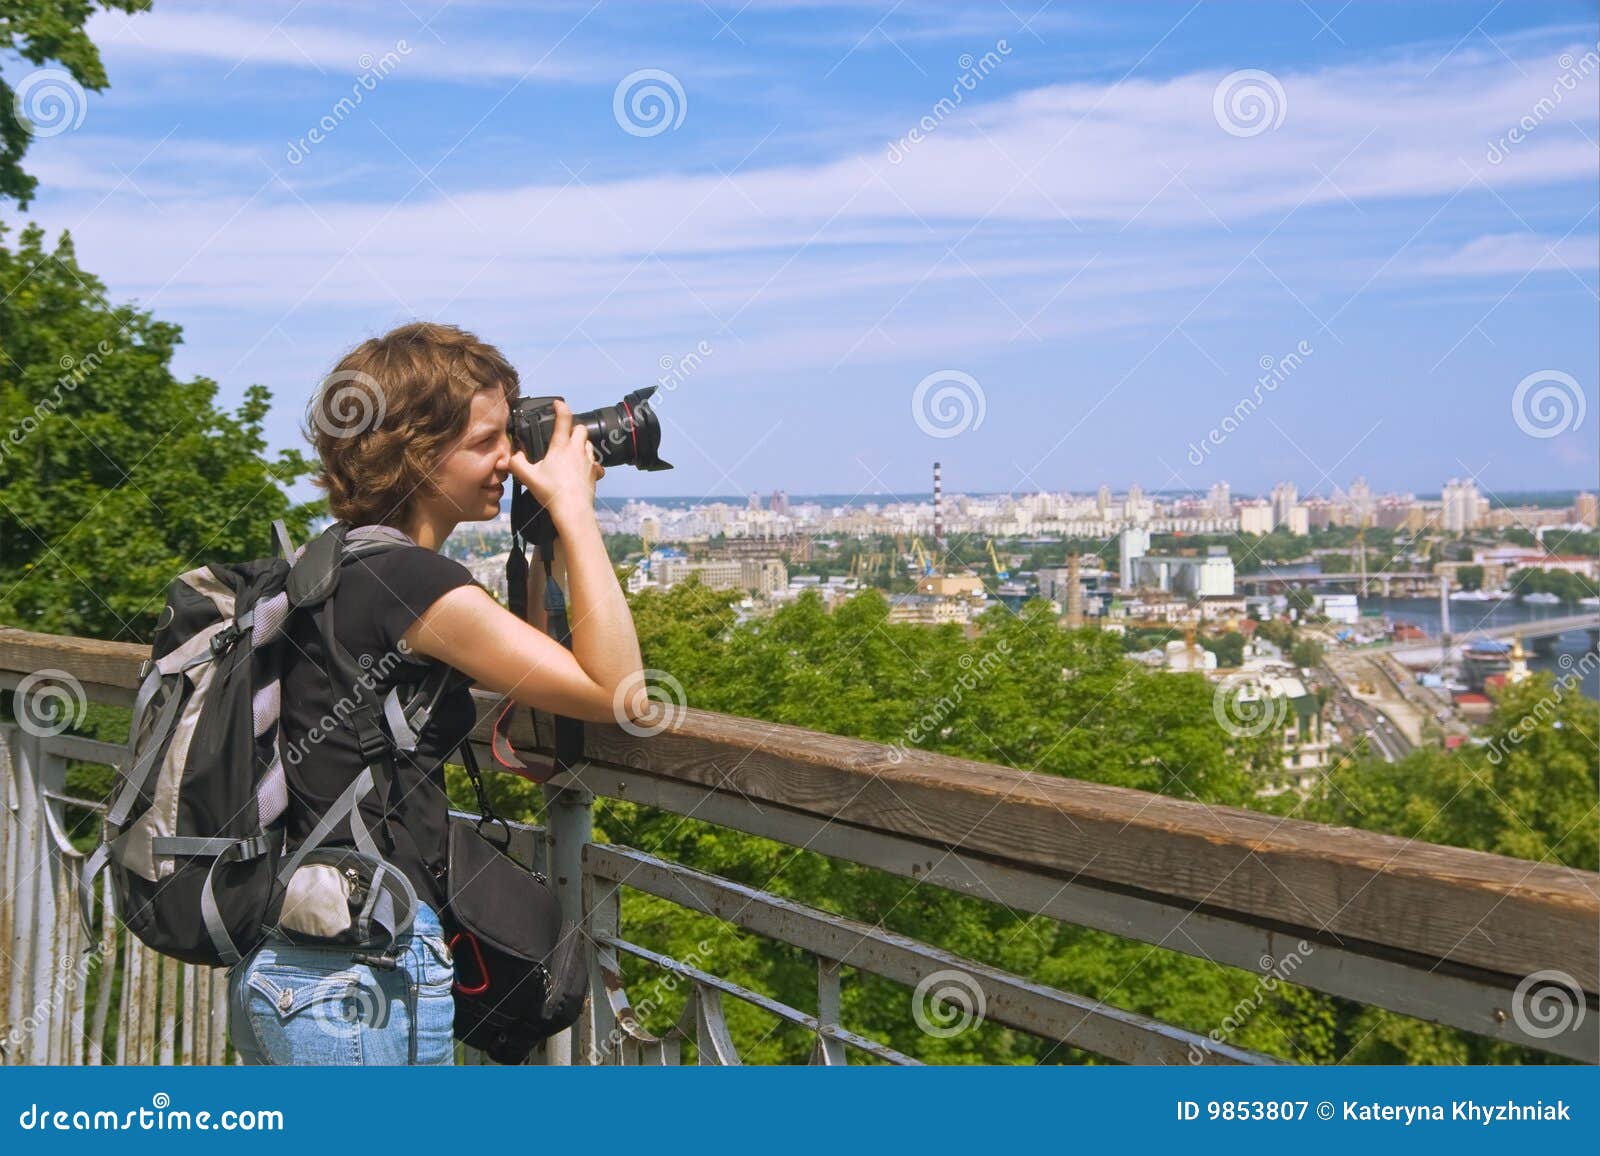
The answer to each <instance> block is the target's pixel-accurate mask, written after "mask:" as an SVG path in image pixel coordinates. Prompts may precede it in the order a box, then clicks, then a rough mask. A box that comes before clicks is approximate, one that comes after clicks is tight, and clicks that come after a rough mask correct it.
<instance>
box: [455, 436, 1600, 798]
mask: <svg viewBox="0 0 1600 1156" xmlns="http://www.w3.org/2000/svg"><path fill="white" fill-rule="evenodd" d="M932 477H933V489H932V491H931V492H930V493H929V494H928V495H927V496H911V497H904V498H901V497H896V498H894V499H891V500H883V499H879V498H866V497H862V496H860V495H857V496H855V497H853V498H850V499H845V500H837V499H836V498H834V497H832V496H830V497H829V498H827V499H826V500H819V499H813V498H807V497H798V496H797V497H791V496H790V495H788V494H786V493H784V492H783V491H774V492H772V493H770V494H767V495H760V494H751V495H750V496H749V497H748V499H747V500H746V502H745V503H744V504H736V503H730V502H725V501H711V500H706V501H692V500H686V499H675V500H670V501H666V502H651V501H646V500H639V499H625V500H624V499H611V500H609V501H606V502H603V503H602V507H601V511H600V521H601V525H602V528H603V530H604V532H605V533H606V535H607V537H608V541H609V542H610V543H611V546H612V553H613V557H614V560H615V561H616V562H617V564H618V568H619V574H621V575H622V577H623V581H624V583H625V586H626V588H627V590H628V591H629V592H630V593H631V594H640V593H643V592H646V591H651V590H662V591H665V590H670V589H672V588H673V587H674V586H677V585H678V584H680V583H683V582H688V581H695V582H698V583H700V584H701V585H703V586H706V587H708V588H710V589H712V590H718V591H730V592H733V593H734V595H735V596H736V599H737V600H736V606H737V609H738V614H739V616H740V617H741V618H747V617H759V616H762V615H768V614H771V613H772V612H773V611H774V610H775V609H776V608H777V607H779V606H782V605H784V604H787V603H790V602H792V601H793V600H795V599H797V598H799V597H802V596H804V595H807V594H811V595H814V596H816V597H818V598H820V599H821V601H822V602H823V604H824V605H825V606H829V607H832V606H833V605H835V604H836V603H837V602H839V601H840V600H841V599H848V598H852V597H855V596H857V595H858V594H860V593H861V592H862V591H864V590H867V589H877V590H879V591H881V592H882V593H883V594H884V596H885V597H886V598H887V600H888V602H889V604H890V609H889V620H890V621H901V622H913V623H923V624H928V625H940V624H957V625H959V626H960V627H962V628H963V629H966V630H969V631H971V630H975V629H976V626H975V623H976V621H977V619H978V618H979V616H980V615H982V614H983V613H985V612H986V611H988V610H990V609H991V608H994V607H996V606H1000V607H1004V608H1006V609H1008V610H1010V611H1016V610H1019V609H1020V608H1021V607H1022V605H1023V604H1024V603H1026V602H1028V601H1029V600H1032V599H1043V600H1044V601H1045V602H1046V603H1047V604H1048V606H1049V608H1050V611H1051V613H1052V614H1054V615H1055V616H1056V617H1057V620H1058V622H1059V623H1060V625H1061V627H1062V628H1064V629H1080V628H1083V627H1093V628H1098V629H1100V630H1104V631H1108V632H1112V633H1114V634H1117V635H1119V636H1121V637H1122V638H1124V639H1125V641H1126V646H1127V649H1128V651H1129V653H1130V656H1131V657H1132V658H1133V659H1134V660H1135V661H1137V662H1139V663H1141V664H1143V665H1145V666H1147V667H1149V668H1151V669H1154V670H1163V671H1170V672H1175V673H1195V672H1198V673H1202V674H1204V675H1205V676H1206V677H1207V678H1210V679H1212V680H1214V681H1216V682H1217V683H1218V684H1219V685H1221V686H1224V687H1225V688H1226V689H1227V690H1228V691H1229V692H1231V693H1235V694H1236V695H1238V696H1239V697H1240V698H1242V700H1243V702H1244V703H1245V704H1246V705H1247V706H1248V705H1250V704H1252V703H1253V702H1255V701H1256V700H1259V702H1260V703H1261V704H1262V705H1260V707H1259V709H1261V710H1264V711H1266V712H1267V713H1268V715H1270V716H1273V717H1276V718H1277V719H1278V720H1279V721H1281V722H1283V723H1284V724H1285V726H1284V737H1283V742H1284V755H1283V769H1284V771H1285V775H1284V776H1283V777H1282V778H1280V779H1276V780H1274V781H1272V782H1269V783H1265V784H1263V786H1262V788H1261V790H1262V793H1263V794H1267V795H1270V794H1273V793H1276V792H1280V791H1283V790H1286V789H1291V788H1296V789H1309V788H1310V787H1311V785H1312V784H1313V783H1314V781H1315V778H1316V776H1317V775H1318V774H1320V773H1322V772H1325V771H1326V770H1327V769H1328V768H1329V766H1330V765H1332V763H1333V762H1334V761H1335V760H1336V759H1337V758H1338V757H1339V753H1340V752H1341V750H1353V749H1358V748H1362V747H1366V748H1370V749H1371V750H1372V751H1374V752H1376V753H1377V754H1378V755H1380V756H1381V757H1383V758H1384V759H1387V760H1391V761H1392V760H1394V759H1398V758H1402V757H1404V756H1405V755H1406V754H1407V753H1408V752H1409V751H1411V750H1413V749H1415V748H1416V747H1419V746H1423V745H1439V746H1443V747H1445V748H1447V749H1448V748H1452V747H1456V746H1459V745H1460V744H1462V743H1464V742H1472V741H1474V730H1473V727H1474V724H1475V723H1481V722H1482V721H1483V720H1485V719H1486V718H1487V717H1488V716H1489V714H1490V712H1491V711H1492V707H1493V699H1494V697H1495V695H1496V694H1497V692H1498V691H1499V689H1500V688H1501V687H1503V686H1504V685H1506V684H1507V683H1515V682H1518V681H1521V680H1523V679H1526V678H1527V677H1528V676H1529V674H1530V672H1531V671H1534V670H1544V671H1547V672H1551V673H1555V674H1566V673H1568V672H1570V671H1573V670H1576V682H1577V685H1578V688H1579V691H1580V692H1581V693H1582V694H1584V695H1585V696H1587V697H1588V698H1591V699H1595V698H1600V689H1597V686H1600V684H1597V670H1600V662H1596V660H1595V658H1594V651H1595V646H1596V631H1597V629H1600V614H1597V607H1600V597H1597V584H1600V556H1597V553H1596V550H1595V546H1594V543H1595V541H1596V538H1595V533H1596V529H1597V525H1600V499H1597V496H1596V494H1594V493H1592V492H1587V491H1582V492H1578V493H1576V494H1573V495H1570V501H1568V502H1566V504H1560V503H1559V499H1558V498H1555V497H1552V496H1549V495H1545V496H1544V500H1542V501H1540V502H1529V503H1526V504H1518V505H1507V504H1502V503H1499V502H1496V501H1494V500H1492V499H1491V497H1490V496H1489V495H1488V494H1485V493H1481V492H1480V491H1479V489H1478V486H1477V485H1476V484H1475V483H1474V482H1473V481H1472V480H1471V479H1459V478H1451V479H1449V480H1448V481H1446V482H1445V483H1444V484H1443V485H1442V487H1441V489H1440V492H1439V496H1438V497H1436V498H1435V497H1429V496H1425V497H1419V496H1417V495H1415V494H1411V493H1392V492H1384V491H1380V490H1376V489H1374V488H1373V487H1372V486H1371V485H1370V484H1369V483H1368V481H1367V480H1366V479H1365V478H1361V477H1357V478H1355V479H1353V480H1352V481H1351V483H1350V484H1349V486H1348V487H1336V488H1334V489H1333V490H1332V492H1331V493H1329V494H1326V495H1321V494H1312V495H1305V496H1302V495H1301V494H1300V493H1299V492H1298V490H1297V488H1296V487H1295V485H1294V484H1293V483H1290V482H1283V483H1280V484H1278V485H1276V486H1274V487H1273V488H1272V490H1271V491H1270V493H1269V494H1267V495H1264V496H1254V495H1235V494H1234V493H1233V492H1232V491H1231V489H1230V487H1229V485H1228V484H1227V483H1226V482H1219V483H1217V484H1215V485H1213V486H1211V487H1210V489H1209V490H1208V491H1207V492H1206V493H1204V494H1163V493H1150V494H1147V493H1145V492H1144V491H1143V490H1142V489H1141V488H1140V487H1138V486H1136V485H1135V486H1129V487H1128V488H1126V489H1125V490H1114V489H1113V488H1112V487H1111V486H1110V485H1102V486H1100V487H1099V488H1098V489H1097V490H1096V491H1095V492H1094V493H1092V494H1072V493H1048V492H1039V493H1035V494H1026V495H1013V494H1008V495H966V494H945V493H944V492H943V487H942V479H941V464H940V463H937V462H935V463H933V466H932ZM510 541H511V525H510V519H509V516H508V514H505V513H502V515H501V517H500V518H499V519H496V520H495V521H492V522H485V523H473V524H468V525H464V526H462V527H461V528H460V530H459V531H458V533H457V535H456V537H455V539H453V540H452V541H451V542H450V543H449V544H448V545H447V547H446V548H447V551H451V552H454V553H455V554H456V555H457V556H458V557H459V558H460V559H461V560H462V561H464V562H465V563H467V565H468V567H469V569H470V570H471V571H472V572H473V575H474V577H475V578H476V579H477V580H478V581H479V582H480V583H481V584H482V585H484V586H485V587H486V588H487V589H489V590H490V591H491V592H492V593H493V594H495V596H496V597H497V598H499V599H501V600H504V598H505V563H506V558H507V553H506V550H507V549H508V548H509V544H510ZM1263 628H1265V629H1263ZM1274 639H1276V641H1274ZM1480 741H1481V740H1480Z"/></svg>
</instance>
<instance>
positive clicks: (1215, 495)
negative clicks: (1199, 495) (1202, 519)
mask: <svg viewBox="0 0 1600 1156" xmlns="http://www.w3.org/2000/svg"><path fill="white" fill-rule="evenodd" d="M1207 504H1208V505H1209V506H1210V507H1211V515H1212V517H1215V518H1226V517H1229V516H1230V515H1232V513H1233V497H1232V495H1231V494H1230V493H1229V492H1228V483H1227V482H1218V483H1216V484H1215V485H1214V486H1212V487H1211V496H1210V498H1208V499H1207Z"/></svg>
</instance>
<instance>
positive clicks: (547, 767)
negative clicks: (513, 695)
mask: <svg viewBox="0 0 1600 1156" xmlns="http://www.w3.org/2000/svg"><path fill="white" fill-rule="evenodd" d="M516 706H517V704H516V702H515V701H514V700H512V699H507V700H506V705H505V708H504V709H503V710H502V711H501V712H500V716H499V717H498V718H496V719H495V720H494V730H493V731H492V732H491V733H490V735H489V753H490V754H492V755H493V756H494V761H495V762H496V763H498V764H499V765H500V766H501V767H503V768H505V769H506V770H508V771H510V772H511V773H512V774H514V775H521V776H522V777H523V778H525V779H527V780H528V781H529V782H532V783H543V782H545V781H546V780H548V779H549V778H550V776H551V775H553V774H555V773H556V761H555V759H554V758H551V759H540V760H539V761H538V762H537V763H530V762H528V761H527V760H525V759H524V758H523V757H522V756H521V755H519V754H518V753H517V749H516V748H515V747H513V746H512V745H511V736H510V730H511V712H512V711H514V710H515V709H516Z"/></svg>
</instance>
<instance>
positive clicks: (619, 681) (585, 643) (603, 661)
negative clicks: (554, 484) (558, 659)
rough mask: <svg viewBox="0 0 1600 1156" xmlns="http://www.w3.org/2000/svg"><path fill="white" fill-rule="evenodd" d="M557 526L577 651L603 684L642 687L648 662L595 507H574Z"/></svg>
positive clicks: (596, 678)
mask: <svg viewBox="0 0 1600 1156" xmlns="http://www.w3.org/2000/svg"><path fill="white" fill-rule="evenodd" d="M556 528H557V530H558V532H559V534H560V539H559V543H561V544H562V545H564V549H563V550H562V552H561V554H558V555H557V563H558V564H559V563H560V561H562V555H564V556H565V563H566V579H567V580H566V582H565V583H564V584H563V585H562V591H563V593H564V594H565V595H566V598H567V626H568V628H569V629H570V630H571V631H572V651H573V653H574V654H575V655H577V657H578V661H579V662H580V663H581V664H582V665H583V668H584V670H586V671H588V672H589V673H590V674H591V675H592V676H593V677H594V679H595V680H596V681H597V682H600V683H602V684H604V685H607V686H612V687H620V686H623V685H625V684H626V683H628V682H629V681H630V680H632V681H633V682H635V683H637V684H638V685H639V688H640V690H641V691H642V690H643V689H644V688H643V680H642V679H640V678H639V677H638V676H639V671H640V670H641V668H642V667H643V666H644V661H643V659H642V658H641V657H640V655H639V637H638V635H637V633H635V631H634V626H633V614H632V612H631V611H630V610H629V609H628V596H627V595H626V594H625V593H624V592H623V589H622V583H621V582H619V581H618V580H617V571H616V568H615V567H614V566H612V565H611V556H610V555H609V554H608V553H606V544H605V538H604V536H603V535H602V534H601V533H600V521H599V519H598V518H596V517H595V513H594V508H593V506H586V507H572V508H570V510H569V512H568V513H567V515H566V517H565V518H564V519H562V520H558V521H557V523H556ZM540 568H541V570H542V569H543V567H542V565H541V567H540ZM557 580H558V581H559V579H557Z"/></svg>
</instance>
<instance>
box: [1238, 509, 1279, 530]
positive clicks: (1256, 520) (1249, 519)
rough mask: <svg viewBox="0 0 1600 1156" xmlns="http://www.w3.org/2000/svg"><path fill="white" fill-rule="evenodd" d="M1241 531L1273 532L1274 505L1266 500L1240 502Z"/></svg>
mask: <svg viewBox="0 0 1600 1156" xmlns="http://www.w3.org/2000/svg"><path fill="white" fill-rule="evenodd" d="M1239 533H1241V534H1270V533H1272V507H1271V506H1270V505H1269V504H1268V503H1266V502H1259V501H1258V502H1240V503H1239Z"/></svg>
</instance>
